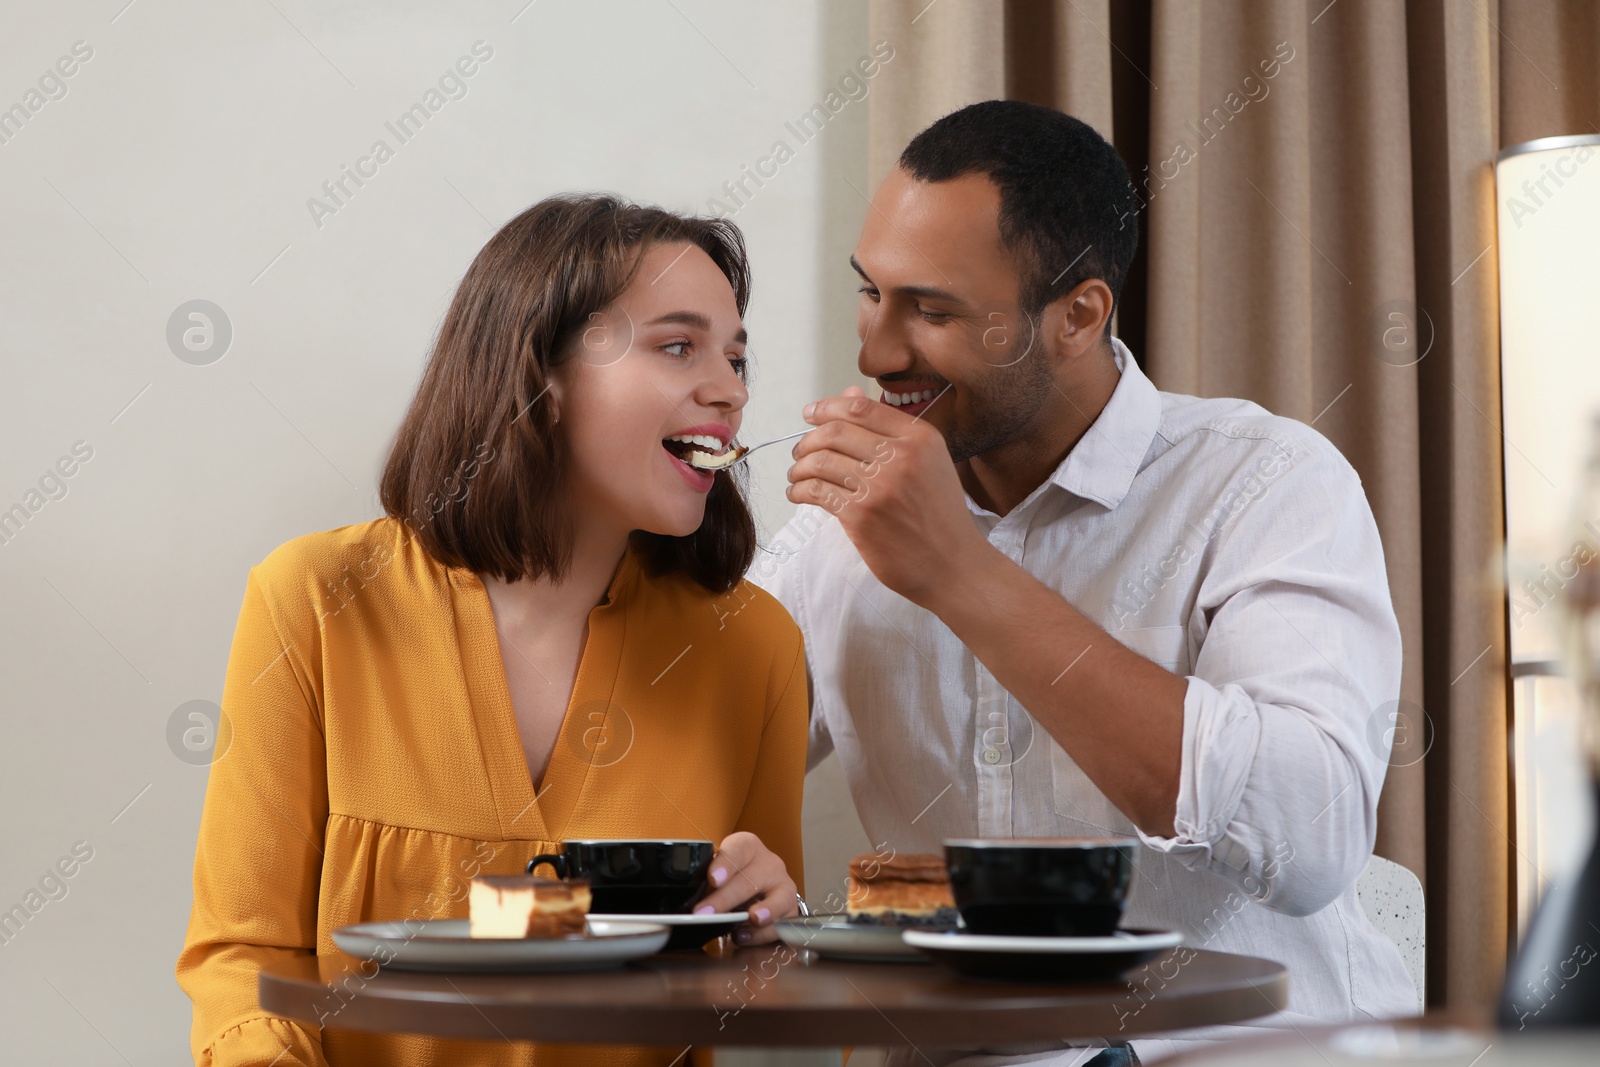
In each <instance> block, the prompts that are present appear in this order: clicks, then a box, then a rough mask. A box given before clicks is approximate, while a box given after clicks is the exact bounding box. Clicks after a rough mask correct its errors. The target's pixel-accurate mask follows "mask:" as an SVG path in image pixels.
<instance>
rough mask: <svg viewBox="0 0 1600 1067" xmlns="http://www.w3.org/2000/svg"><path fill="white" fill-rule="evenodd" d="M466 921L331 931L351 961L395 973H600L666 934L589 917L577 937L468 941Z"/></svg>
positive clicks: (649, 926)
mask: <svg viewBox="0 0 1600 1067" xmlns="http://www.w3.org/2000/svg"><path fill="white" fill-rule="evenodd" d="M469 926H470V923H469V920H467V919H421V920H412V921H411V922H377V923H357V924H355V925H354V926H343V927H340V928H339V929H337V930H335V931H334V932H333V941H334V944H336V945H338V946H339V947H340V948H341V949H343V950H344V951H345V952H348V953H349V954H350V955H352V956H361V957H363V958H366V959H372V960H375V961H377V962H378V963H380V964H381V965H382V966H384V967H391V968H393V969H394V970H397V971H500V972H520V973H524V974H527V973H536V972H540V971H603V970H607V969H609V968H612V967H620V966H622V965H623V964H624V963H626V962H628V961H629V960H636V959H639V958H640V957H643V956H649V955H651V954H652V953H656V952H659V951H661V948H662V946H664V945H665V944H666V943H667V937H668V935H669V933H670V931H669V930H668V929H667V927H666V926H665V925H664V924H663V923H660V922H655V921H652V922H627V921H622V920H616V919H596V918H593V917H590V918H589V920H588V923H587V926H588V930H587V932H586V933H585V934H583V935H582V936H577V935H573V936H569V937H564V938H550V939H541V938H523V937H506V938H500V937H469V936H467V931H468V929H469Z"/></svg>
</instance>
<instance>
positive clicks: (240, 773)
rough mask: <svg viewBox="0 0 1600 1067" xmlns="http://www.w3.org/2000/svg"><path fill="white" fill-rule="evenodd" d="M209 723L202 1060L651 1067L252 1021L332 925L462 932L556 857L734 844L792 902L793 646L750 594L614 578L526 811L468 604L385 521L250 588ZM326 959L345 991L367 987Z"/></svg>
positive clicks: (500, 693)
mask: <svg viewBox="0 0 1600 1067" xmlns="http://www.w3.org/2000/svg"><path fill="white" fill-rule="evenodd" d="M222 707H223V711H224V713H225V717H226V719H227V720H228V721H229V723H230V724H231V737H230V736H229V735H228V732H227V731H226V730H219V742H218V749H217V751H218V752H222V753H223V754H222V755H221V756H220V757H219V758H218V759H217V760H216V762H215V763H214V764H213V765H212V767H211V771H210V780H209V784H208V785H207V787H206V798H205V808H204V812H203V814H202V816H201V820H200V836H199V843H198V845H197V846H196V849H195V867H194V907H193V910H192V912H191V913H190V918H189V929H188V935H187V937H186V939H185V943H184V948H183V952H182V954H181V955H180V956H179V958H178V965H177V975H178V983H179V985H181V986H182V987H183V989H184V991H185V992H186V993H188V994H189V997H190V998H191V999H192V1000H193V1002H194V1024H193V1030H192V1036H191V1042H192V1045H193V1050H194V1056H195V1060H196V1062H197V1063H199V1064H213V1065H216V1067H224V1065H229V1067H231V1065H236V1064H256V1065H260V1067H266V1065H267V1064H274V1065H275V1067H290V1065H293V1064H300V1065H307V1067H310V1065H321V1064H329V1065H332V1067H338V1065H340V1064H356V1063H360V1064H385V1065H389V1067H412V1065H416V1067H420V1065H423V1064H436V1063H439V1064H442V1063H448V1064H452V1065H479V1064H482V1065H489V1064H493V1065H511V1064H519V1065H531V1064H533V1063H534V1062H535V1057H536V1056H537V1062H538V1064H539V1067H562V1065H566V1064H582V1065H584V1067H599V1065H607V1067H609V1065H616V1067H647V1065H658V1067H665V1065H667V1064H669V1063H670V1062H671V1061H672V1060H673V1059H674V1057H675V1056H676V1055H677V1054H678V1053H679V1052H680V1051H681V1050H671V1049H667V1050H661V1049H643V1048H639V1049H629V1048H588V1047H574V1046H537V1045H533V1044H513V1043H510V1042H504V1041H496V1042H474V1041H460V1040H444V1039H433V1038H426V1037H419V1036H412V1035H387V1034H371V1033H362V1032H359V1031H354V1030H342V1029H340V1028H339V1019H338V1013H339V1011H340V1010H341V1006H342V1004H343V1001H342V1000H341V999H340V998H339V997H337V996H330V998H329V1002H328V1008H327V1013H326V1014H325V1015H324V1016H323V1017H322V1019H321V1020H320V1023H321V1025H320V1027H318V1026H312V1025H308V1024H301V1023H297V1022H291V1021H289V1020H287V1019H284V1018H282V1017H279V1016H274V1015H271V1014H268V1013H267V1012H264V1011H262V1010H261V1008H260V1007H259V1005H258V1002H257V999H256V975H257V972H258V971H259V970H260V968H261V967H262V965H263V964H265V963H266V962H267V961H269V960H273V959H281V958H285V957H291V956H301V955H306V954H309V953H316V954H318V955H324V954H330V953H337V952H338V950H337V949H336V948H335V946H334V943H333V939H332V936H331V934H332V931H333V930H335V929H337V928H338V927H341V926H344V925H346V924H349V923H357V922H368V921H374V920H399V919H406V918H420V919H431V918H459V917H463V916H465V915H466V914H467V884H468V881H469V880H470V878H471V877H472V875H474V874H477V873H480V872H481V873H485V874H511V873H517V872H521V871H522V870H523V868H524V865H525V864H526V863H527V861H528V860H529V858H531V857H532V856H533V855H535V854H536V853H539V852H544V851H551V850H554V849H556V848H557V845H558V843H559V842H560V841H561V840H562V839H565V838H605V837H645V838H655V837H661V838H667V837H678V838H694V839H700V840H710V841H720V840H722V838H724V837H725V836H727V835H728V834H730V833H733V832H735V831H737V830H748V831H750V832H752V833H754V834H756V835H758V836H759V837H760V838H761V840H762V841H763V842H765V843H766V845H767V847H768V848H770V849H772V850H773V851H774V852H776V853H777V854H778V855H779V856H780V857H782V858H783V860H784V862H785V863H786V864H787V865H788V868H789V872H790V874H791V875H792V876H793V877H794V879H795V882H796V883H797V884H800V882H801V876H802V870H801V846H800V793H801V786H802V782H803V778H804V773H805V745H806V717H807V695H806V674H805V667H804V659H803V656H802V651H801V642H800V632H799V630H798V629H797V628H796V626H795V624H794V622H793V621H792V620H791V619H790V618H789V616H788V614H787V613H786V612H785V611H784V609H783V607H782V606H781V605H779V604H778V602H777V601H776V600H774V599H772V598H771V597H770V596H768V595H767V594H766V593H764V592H762V591H761V590H759V589H757V588H756V587H754V586H753V585H750V584H749V583H748V582H744V583H741V584H740V586H739V587H738V588H737V589H735V590H734V591H733V592H732V593H729V594H726V595H722V596H714V595H712V594H710V593H708V592H706V591H705V590H704V589H703V588H701V587H700V586H698V585H696V584H695V583H694V582H692V581H691V580H690V579H688V578H685V577H683V576H681V575H668V576H665V577H660V578H653V577H651V576H649V575H648V574H647V573H646V572H645V571H644V569H643V567H642V565H641V562H640V560H639V559H638V558H637V557H636V555H635V554H634V553H633V552H632V551H631V550H630V551H629V552H628V553H627V554H626V555H625V556H624V557H623V560H622V562H621V564H620V565H619V567H618V569H617V572H616V575H615V576H614V578H613V579H612V582H611V586H610V589H609V592H608V594H607V599H606V600H605V601H604V602H602V603H601V604H600V605H599V606H598V607H596V608H594V609H593V610H592V611H591V612H590V614H589V635H588V641H587V644H586V645H585V647H584V651H583V657H582V659H581V661H580V663H579V667H578V673H577V679H576V682H575V684H574V687H573V691H572V698H571V702H570V704H569V705H568V708H567V712H566V719H565V721H564V724H563V726H562V728H561V733H560V736H559V737H558V738H557V741H556V746H555V750H554V753H553V754H552V755H551V757H550V764H549V768H548V770H547V771H546V774H545V778H544V781H543V783H542V786H543V788H542V792H540V793H539V795H538V797H537V798H536V797H535V796H534V787H533V783H532V781H531V780H530V778H529V774H528V766H527V760H526V758H525V757H524V756H523V753H522V743H521V737H520V734H519V732H518V730H517V724H516V720H515V718H514V716H513V714H512V708H511V700H510V696H509V694H508V692H507V688H506V680H505V669H504V667H503V666H502V664H501V661H500V649H499V644H498V642H497V640H496V637H495V630H494V621H493V613H492V611H491V609H490V606H489V598H488V594H487V593H486V592H485V590H484V587H483V583H482V582H481V581H480V580H479V579H478V578H477V576H476V575H474V574H473V573H472V572H471V571H469V570H466V569H463V568H447V567H444V566H441V565H440V564H439V563H438V562H436V561H435V560H434V559H433V558H432V557H431V556H429V555H428V554H427V553H426V552H425V551H424V550H423V548H422V546H421V545H420V544H419V543H418V542H416V541H415V540H414V538H413V537H412V536H411V533H410V531H409V530H408V529H407V528H406V527H405V526H404V525H403V524H402V523H400V522H398V521H397V520H394V519H388V518H385V519H379V520H377V521H375V522H369V523H364V524H362V525H357V526H346V527H342V528H340V529H337V530H331V531H328V532H326V533H318V534H311V535H309V536H306V537H301V538H298V539H296V540H293V541H290V542H288V543H287V544H285V545H283V546H281V547H279V548H278V549H277V550H276V551H274V552H273V553H272V554H271V555H269V556H268V557H267V558H266V559H265V560H264V561H263V562H262V563H261V564H259V565H258V566H256V567H254V568H253V569H252V570H251V572H250V576H249V580H248V581H247V583H246V586H245V596H244V605H243V607H242V609H241V610H240V613H239V624H238V628H237V630H236V631H235V633H234V639H233V649H232V652H231V654H230V656H229V659H228V671H227V678H226V682H225V684H224V690H223V701H222ZM224 744H226V745H227V748H226V751H225V752H223V748H222V746H223V745H224ZM341 958H342V959H344V960H348V961H350V962H351V970H352V972H353V973H356V975H357V978H356V980H355V981H353V982H351V983H350V984H349V986H348V988H351V989H359V984H360V982H359V977H360V973H365V974H367V975H369V976H370V975H371V974H372V973H373V972H372V966H371V965H370V964H368V965H367V966H366V968H365V970H364V972H362V971H358V969H357V966H356V965H357V964H358V963H360V962H361V961H356V960H354V959H353V958H352V957H347V956H341ZM357 995H359V994H358V993H357ZM695 1058H696V1059H698V1058H699V1057H698V1056H696V1057H695Z"/></svg>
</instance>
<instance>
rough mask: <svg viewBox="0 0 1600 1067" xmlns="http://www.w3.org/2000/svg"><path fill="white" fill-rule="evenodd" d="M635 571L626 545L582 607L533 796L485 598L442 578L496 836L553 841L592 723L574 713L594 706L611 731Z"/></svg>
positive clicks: (468, 582)
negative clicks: (561, 702) (450, 598)
mask: <svg viewBox="0 0 1600 1067" xmlns="http://www.w3.org/2000/svg"><path fill="white" fill-rule="evenodd" d="M638 568H639V561H638V560H637V559H636V558H635V557H634V551H633V547H632V546H631V545H630V546H629V547H628V548H627V549H626V550H625V551H624V552H623V554H622V559H621V560H620V561H618V563H617V570H616V573H615V574H613V575H612V577H611V584H610V586H608V587H607V589H606V598H605V600H603V601H601V602H600V603H599V604H597V605H595V606H594V607H593V608H591V609H589V620H588V629H589V634H588V637H587V638H585V640H584V645H583V652H582V655H581V656H580V658H579V660H578V670H577V674H576V675H575V676H574V678H573V683H572V694H571V695H570V696H569V697H568V698H567V706H566V710H565V711H564V712H563V713H562V718H561V727H560V729H559V730H558V731H557V733H556V739H555V745H554V747H553V748H552V749H551V751H550V760H549V763H548V764H547V765H546V767H545V772H544V788H543V789H541V790H539V791H538V792H537V793H536V792H535V790H534V785H533V775H532V772H531V771H530V769H529V767H528V758H527V755H526V754H525V752H524V750H523V747H522V731H521V730H520V729H519V728H518V726H517V717H516V711H515V709H514V708H513V707H512V705H511V689H510V686H509V684H508V682H507V679H506V669H505V661H504V660H503V659H502V657H501V655H500V641H499V637H498V635H497V634H496V632H495V625H494V609H493V606H492V605H491V604H490V601H489V592H488V590H487V589H486V588H485V587H484V584H483V580H482V579H481V578H479V577H478V575H476V574H475V573H473V572H472V571H471V570H468V569H466V568H452V569H451V570H450V572H449V573H450V580H451V582H452V584H453V585H454V587H455V589H456V592H457V598H456V599H457V605H456V608H457V610H456V638H457V642H458V644H459V646H460V651H461V666H462V672H463V675H464V681H465V684H466V690H467V700H468V703H469V705H470V706H471V709H472V718H473V723H474V725H475V727H476V731H477V736H478V745H479V749H480V752H481V754H482V757H483V764H484V769H485V771H486V773H487V775H488V779H489V789H490V792H491V793H492V794H493V803H494V808H495V815H496V818H497V820H498V822H499V825H500V833H501V836H502V837H503V838H504V839H506V840H534V841H559V840H561V837H562V834H563V831H564V830H565V828H566V825H567V823H568V821H569V820H570V818H571V817H572V813H573V811H574V809H575V808H576V807H577V804H578V799H579V797H580V796H581V795H582V793H583V788H584V783H585V781H586V779H587V777H588V772H589V767H590V765H591V761H590V760H589V759H588V758H587V755H588V754H589V753H588V748H587V747H586V745H585V743H584V740H583V739H584V737H585V736H586V734H587V732H588V731H589V730H592V729H594V728H595V725H596V724H595V723H594V722H593V721H591V720H592V718H593V715H592V714H590V715H586V716H584V717H582V721H580V720H579V719H578V718H577V717H575V716H574V710H575V709H577V708H581V707H583V706H585V705H590V704H594V703H595V702H599V707H598V709H597V710H598V711H600V712H601V714H602V720H601V722H600V724H599V725H600V726H601V728H602V729H607V728H609V727H611V726H612V725H613V724H611V723H610V722H609V721H607V720H609V718H610V715H611V712H612V709H613V708H614V707H615V706H616V705H615V703H614V700H613V697H614V694H615V691H616V685H617V674H618V671H619V670H620V668H621V663H622V647H623V638H624V635H625V631H626V625H625V623H626V617H627V612H626V607H627V601H628V598H629V594H631V593H632V592H633V589H634V586H635V582H634V579H635V577H636V576H637V572H638Z"/></svg>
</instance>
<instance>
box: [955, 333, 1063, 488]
mask: <svg viewBox="0 0 1600 1067" xmlns="http://www.w3.org/2000/svg"><path fill="white" fill-rule="evenodd" d="M1054 387H1055V382H1054V379H1053V378H1052V376H1051V373H1050V361H1049V360H1048V359H1047V358H1046V357H1045V354H1044V352H1043V350H1042V349H1036V350H1034V351H1033V352H1030V353H1028V354H1027V355H1025V356H1023V358H1021V359H1019V360H1018V361H1017V362H1015V363H1012V364H1009V365H1007V366H1000V367H996V366H991V367H988V368H986V369H985V370H983V371H982V372H981V377H977V378H975V379H974V380H973V381H972V382H970V383H969V384H965V385H962V386H961V387H960V392H961V394H962V399H963V401H964V403H963V404H962V407H963V408H964V409H965V414H966V418H964V419H963V420H962V421H961V422H959V423H956V422H952V423H951V424H950V425H949V426H948V427H947V428H946V429H945V431H944V440H945V445H946V447H948V448H949V449H950V458H951V459H952V460H954V461H955V462H956V463H965V462H966V461H967V460H969V459H971V458H973V457H974V456H981V455H983V454H984V453H986V452H990V451H992V450H994V449H996V448H999V447H1000V446H1002V445H1005V444H1008V443H1009V442H1011V441H1013V440H1015V439H1016V438H1017V437H1018V436H1019V435H1020V434H1021V433H1022V432H1023V431H1024V430H1025V429H1027V428H1028V426H1029V425H1030V424H1031V423H1032V422H1033V420H1034V418H1035V417H1036V416H1037V415H1038V414H1039V410H1040V409H1041V408H1043V407H1044V404H1045V400H1046V399H1047V398H1048V395H1049V392H1050V390H1051V389H1053V388H1054Z"/></svg>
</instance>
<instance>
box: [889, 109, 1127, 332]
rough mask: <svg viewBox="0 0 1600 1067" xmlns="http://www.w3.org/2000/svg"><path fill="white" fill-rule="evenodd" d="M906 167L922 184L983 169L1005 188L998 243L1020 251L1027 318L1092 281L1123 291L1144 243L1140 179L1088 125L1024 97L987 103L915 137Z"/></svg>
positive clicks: (1117, 294)
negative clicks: (1137, 193) (1136, 189)
mask: <svg viewBox="0 0 1600 1067" xmlns="http://www.w3.org/2000/svg"><path fill="white" fill-rule="evenodd" d="M900 166H901V167H902V168H904V169H905V170H906V172H907V173H909V174H910V175H911V176H912V177H914V178H916V179H917V180H919V181H925V182H943V181H950V180H952V179H955V178H959V177H962V176H963V175H966V174H983V175H986V176H987V177H988V178H989V180H990V181H992V182H994V184H995V185H996V186H998V187H999V190H1000V243H1001V245H1002V246H1003V247H1004V248H1005V249H1006V250H1007V251H1008V252H1010V253H1011V254H1012V255H1013V256H1014V257H1016V260H1017V266H1018V274H1019V275H1020V276H1021V293H1020V299H1021V304H1022V311H1023V313H1024V314H1026V315H1027V316H1028V317H1029V318H1037V316H1038V315H1039V313H1040V312H1041V311H1043V310H1044V308H1045V305H1047V304H1049V303H1050V302H1051V301H1053V300H1057V299H1059V298H1060V297H1062V296H1064V295H1066V294H1067V293H1070V292H1071V291H1072V290H1073V289H1074V288H1076V287H1077V286H1078V285H1080V284H1082V283H1083V282H1084V281H1086V280H1088V279H1090V278H1099V279H1100V280H1102V281H1104V282H1105V283H1106V285H1107V286H1108V287H1109V288H1110V289H1111V297H1112V300H1113V302H1114V301H1117V300H1120V299H1121V298H1122V283H1123V282H1124V281H1125V280H1126V279H1127V277H1128V266H1129V264H1131V263H1132V262H1133V253H1134V250H1135V249H1136V248H1137V247H1138V245H1139V223H1138V215H1137V211H1136V208H1135V204H1136V202H1135V200H1134V197H1133V183H1132V182H1131V181H1129V179H1128V169H1127V167H1125V166H1124V165H1123V163H1122V158H1121V157H1120V156H1118V155H1117V150H1116V149H1115V148H1112V147H1111V145H1110V144H1108V143H1107V142H1106V140H1105V138H1103V137H1101V136H1100V135H1099V134H1098V133H1096V132H1095V130H1094V127H1092V126H1090V125H1089V124H1088V123H1085V122H1081V121H1079V120H1078V119H1075V118H1073V117H1072V116H1071V115H1068V114H1065V113H1063V112H1060V111H1057V110H1055V109H1054V108H1048V107H1041V106H1039V105H1038V104H1028V103H1024V102H1023V101H1021V100H985V101H983V102H982V103H977V104H970V105H968V106H967V107H964V108H962V109H961V110H960V111H954V112H951V113H950V114H948V115H946V116H945V117H944V118H942V119H940V120H939V121H938V122H935V123H934V124H933V125H932V126H929V127H928V128H927V129H925V130H923V131H922V132H921V133H919V134H917V136H916V137H914V138H912V141H911V143H910V144H908V145H906V149H905V151H904V152H902V153H900ZM1109 329H1110V320H1109V318H1108V319H1107V331H1108V332H1109Z"/></svg>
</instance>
